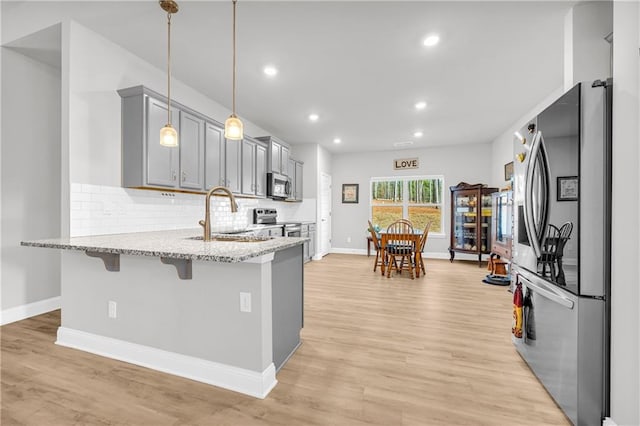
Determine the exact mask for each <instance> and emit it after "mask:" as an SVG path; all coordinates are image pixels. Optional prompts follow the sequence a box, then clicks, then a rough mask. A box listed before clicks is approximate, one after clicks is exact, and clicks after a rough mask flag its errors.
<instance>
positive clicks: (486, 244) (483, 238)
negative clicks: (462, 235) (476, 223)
mask: <svg viewBox="0 0 640 426" xmlns="http://www.w3.org/2000/svg"><path fill="white" fill-rule="evenodd" d="M480 212H481V215H482V216H481V218H482V219H481V220H480V224H481V227H480V251H482V252H483V253H486V252H489V251H490V248H491V244H490V242H491V213H492V211H491V194H488V195H485V194H483V195H482V208H481V210H480Z"/></svg>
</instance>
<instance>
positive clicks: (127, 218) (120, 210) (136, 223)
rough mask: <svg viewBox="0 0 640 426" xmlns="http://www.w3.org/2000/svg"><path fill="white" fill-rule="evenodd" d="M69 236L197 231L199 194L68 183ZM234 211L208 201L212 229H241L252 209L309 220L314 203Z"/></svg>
mask: <svg viewBox="0 0 640 426" xmlns="http://www.w3.org/2000/svg"><path fill="white" fill-rule="evenodd" d="M70 195H71V196H70V202H71V206H70V235H71V236H72V237H76V236H85V235H101V234H120V233H126V232H145V231H161V230H165V229H189V228H200V226H199V225H198V221H200V220H202V219H204V212H205V206H204V200H205V196H204V195H198V194H182V193H177V192H162V191H153V190H143V189H131V188H121V187H113V186H102V185H89V184H79V183H72V184H71V194H70ZM236 201H237V203H238V212H237V213H231V208H230V206H229V199H228V198H226V197H212V198H211V226H212V230H213V231H214V232H215V231H223V230H234V229H244V228H245V227H246V226H247V225H249V224H250V223H252V221H253V209H254V208H256V207H273V208H276V209H277V210H278V220H279V221H290V220H300V221H314V220H315V209H316V204H315V199H305V200H304V201H303V202H302V203H282V202H275V201H273V200H265V199H250V198H236Z"/></svg>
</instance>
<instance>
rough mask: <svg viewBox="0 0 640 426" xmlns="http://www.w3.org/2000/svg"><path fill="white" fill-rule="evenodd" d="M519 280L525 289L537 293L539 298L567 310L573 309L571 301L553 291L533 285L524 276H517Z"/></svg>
mask: <svg viewBox="0 0 640 426" xmlns="http://www.w3.org/2000/svg"><path fill="white" fill-rule="evenodd" d="M519 277H520V279H521V280H522V281H524V283H525V284H526V285H527V288H531V289H532V290H535V292H536V293H538V294H539V295H540V296H543V297H546V298H547V299H549V300H551V301H552V302H555V303H558V304H560V305H562V306H564V307H566V308H569V309H573V305H574V303H573V300H571V299H569V298H567V297H564V296H562V295H560V294H558V293H556V292H554V291H551V290H549V289H547V288H544V287H542V286H540V285H538V284H535V283H533V282H532V281H530V280H528V279H526V278H525V277H524V276H522V275H519Z"/></svg>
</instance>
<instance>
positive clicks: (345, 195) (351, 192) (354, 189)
mask: <svg viewBox="0 0 640 426" xmlns="http://www.w3.org/2000/svg"><path fill="white" fill-rule="evenodd" d="M358 187H359V185H358V184H357V183H343V184H342V202H343V203H351V204H358Z"/></svg>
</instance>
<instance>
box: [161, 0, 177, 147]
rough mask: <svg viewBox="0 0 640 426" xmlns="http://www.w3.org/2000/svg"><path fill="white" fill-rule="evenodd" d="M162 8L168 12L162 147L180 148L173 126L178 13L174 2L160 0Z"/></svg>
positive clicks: (172, 0) (171, 0)
mask: <svg viewBox="0 0 640 426" xmlns="http://www.w3.org/2000/svg"><path fill="white" fill-rule="evenodd" d="M160 7H161V8H162V10H164V11H165V12H167V124H166V125H165V126H164V127H163V128H162V129H160V145H162V146H166V147H169V148H173V147H176V146H178V132H176V129H174V128H173V126H172V125H171V15H172V14H174V13H176V12H178V3H176V2H175V1H174V0H160Z"/></svg>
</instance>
